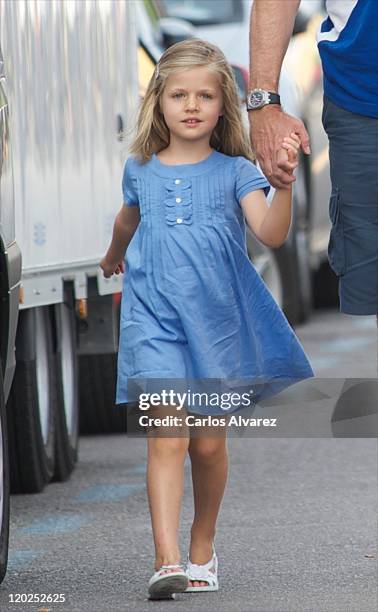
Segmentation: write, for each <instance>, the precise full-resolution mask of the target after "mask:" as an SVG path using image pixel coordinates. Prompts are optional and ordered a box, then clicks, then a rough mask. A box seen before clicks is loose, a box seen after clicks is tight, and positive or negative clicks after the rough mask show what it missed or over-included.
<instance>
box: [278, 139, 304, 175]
mask: <svg viewBox="0 0 378 612" xmlns="http://www.w3.org/2000/svg"><path fill="white" fill-rule="evenodd" d="M300 147H301V140H300V138H299V136H298V135H297V134H296V133H295V132H292V133H291V134H290V136H285V138H284V139H283V142H282V144H281V149H280V150H279V151H278V154H277V164H278V165H279V164H280V163H282V162H284V163H285V168H286V172H287V173H288V174H291V175H292V174H293V173H294V170H295V168H297V166H298V153H299V149H300Z"/></svg>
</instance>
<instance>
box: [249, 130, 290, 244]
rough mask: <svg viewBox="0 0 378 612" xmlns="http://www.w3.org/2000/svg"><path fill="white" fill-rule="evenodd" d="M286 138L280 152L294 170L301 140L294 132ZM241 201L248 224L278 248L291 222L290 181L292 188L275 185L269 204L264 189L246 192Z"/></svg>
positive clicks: (256, 234)
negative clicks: (276, 187) (277, 187)
mask: <svg viewBox="0 0 378 612" xmlns="http://www.w3.org/2000/svg"><path fill="white" fill-rule="evenodd" d="M284 140H285V141H284V144H283V145H282V147H283V148H282V149H281V151H280V156H282V157H286V159H287V162H288V163H289V164H290V167H291V171H292V172H293V171H294V169H295V168H296V166H297V165H298V149H299V147H300V140H299V138H298V136H297V135H296V134H294V133H292V134H291V136H290V137H287V138H285V139H284ZM285 150H286V152H285ZM240 205H241V207H242V209H243V212H244V216H245V219H246V221H247V224H248V227H249V228H250V229H251V231H252V232H253V233H254V234H255V236H256V237H257V238H258V240H260V241H261V242H262V243H263V244H265V245H266V246H268V247H271V248H277V247H279V246H281V245H282V244H283V243H284V242H285V240H286V237H287V234H288V232H289V229H290V223H291V211H292V208H291V207H292V189H291V185H290V187H289V188H285V189H276V192H275V194H274V197H273V199H272V202H271V204H270V206H269V204H268V202H267V199H266V197H265V194H264V192H263V190H262V189H258V190H256V191H253V192H251V193H248V194H247V195H245V196H244V197H243V198H242V199H241V202H240Z"/></svg>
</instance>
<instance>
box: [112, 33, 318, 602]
mask: <svg viewBox="0 0 378 612" xmlns="http://www.w3.org/2000/svg"><path fill="white" fill-rule="evenodd" d="M299 144H300V143H299V139H298V137H297V136H296V135H295V134H292V135H291V136H290V137H288V138H286V139H285V142H284V143H283V144H282V150H281V151H280V155H281V156H284V157H285V159H288V160H289V161H290V162H291V166H292V169H293V170H294V168H295V167H296V166H297V156H298V149H299ZM131 153H132V154H133V156H131V157H129V158H128V159H127V162H126V165H125V169H124V176H123V181H122V187H123V194H124V205H123V206H122V208H121V210H120V212H119V213H118V215H117V218H116V221H115V225H114V230H113V238H112V242H111V245H110V247H109V249H108V251H107V253H106V255H105V257H104V258H103V259H102V261H101V264H100V265H101V268H102V270H103V274H104V276H105V277H110V276H111V275H112V274H113V273H116V274H118V273H119V272H124V271H126V273H125V277H124V289H123V295H122V304H121V325H120V346H119V355H118V378H117V393H116V403H117V404H121V403H127V402H130V400H131V395H130V393H129V390H130V383H131V382H132V381H133V380H134V379H135V380H136V379H141V378H143V379H145V380H148V381H150V382H151V381H152V380H154V379H159V381H160V382H161V381H162V380H166V379H169V380H170V381H172V379H173V380H175V379H177V380H188V379H192V380H193V379H194V380H195V379H201V380H203V381H204V380H208V379H216V380H221V381H223V382H224V383H225V384H226V386H227V382H229V381H231V382H230V386H231V387H232V381H233V380H235V379H239V380H242V381H243V380H250V379H252V378H253V379H254V380H258V381H262V384H261V385H260V388H261V390H260V393H259V394H258V398H259V399H261V398H262V397H267V396H269V395H272V394H274V393H277V392H278V391H279V390H281V389H283V388H285V387H287V386H288V385H290V384H293V383H294V382H296V381H299V380H302V379H305V378H308V377H311V376H313V371H312V369H311V366H310V364H309V362H308V360H307V358H306V355H305V353H304V351H303V349H302V347H301V345H300V343H299V341H298V339H297V338H296V336H295V334H294V332H293V330H292V329H291V327H290V326H289V324H288V322H287V320H286V318H285V317H284V315H283V313H282V311H281V310H280V309H279V307H278V306H277V304H276V302H275V301H274V299H273V298H272V296H271V294H270V292H269V291H268V289H267V288H266V286H265V284H264V283H263V281H262V280H261V278H260V276H259V275H258V273H257V272H256V270H255V269H254V267H253V265H252V264H251V262H250V260H249V258H248V254H247V248H246V237H245V230H246V228H245V220H246V221H247V224H248V226H249V227H250V229H251V230H252V231H253V232H254V234H255V235H256V236H257V238H258V239H259V240H260V241H261V242H263V243H264V244H265V245H267V246H269V247H278V246H280V245H281V244H282V243H283V242H284V240H285V238H286V236H287V233H288V230H289V226H290V222H291V198H292V194H291V188H288V189H286V190H277V191H276V192H275V195H274V198H273V201H272V202H271V205H270V206H269V205H268V203H267V200H266V197H265V196H266V194H267V192H268V191H269V183H268V182H267V180H266V179H265V177H264V176H263V175H262V174H261V172H260V171H259V170H258V169H257V168H256V166H255V165H254V164H253V163H252V160H253V155H252V151H251V149H250V144H249V141H248V137H247V135H246V133H245V132H244V129H243V125H242V118H241V113H240V107H239V98H238V94H237V89H236V84H235V80H234V76H233V72H232V69H231V67H230V65H229V64H228V63H227V61H226V59H225V57H224V55H223V53H222V52H221V51H220V50H219V49H218V48H217V47H215V46H214V45H212V44H209V43H207V42H204V41H201V40H198V39H190V40H186V41H184V42H181V43H177V44H175V45H173V46H172V47H170V48H169V49H168V50H167V51H165V53H164V54H163V56H162V57H161V59H160V61H159V63H158V64H157V66H156V69H155V72H154V74H153V76H152V78H151V81H150V83H149V86H148V89H147V92H146V95H145V97H144V99H143V102H142V104H141V108H140V112H139V118H138V126H137V135H136V137H135V138H134V141H133V143H132V147H131ZM126 249H127V259H125V262H126V266H125V265H124V257H125V252H126ZM175 407H177V405H176V404H175V403H174V402H173V403H172V404H170V406H169V408H170V410H171V412H170V414H173V412H175V413H176V415H177V414H180V416H182V414H183V413H182V411H180V413H178V411H175ZM241 407H242V406H240V405H239V406H236V408H235V407H233V408H232V410H234V411H237V410H239V409H240V408H241ZM155 408H156V407H155ZM157 409H158V410H160V414H168V412H169V410H167V405H166V404H164V402H162V403H161V405H160V406H158V408H157ZM190 410H191V412H192V413H193V414H197V415H198V414H208V415H209V414H210V415H219V414H224V407H220V406H219V405H218V406H206V407H205V408H203V407H202V408H201V409H199V408H198V409H197V408H190ZM172 411H173V412H172ZM155 414H156V411H155ZM186 414H188V412H187V413H186ZM213 429H214V430H215V429H216V428H215V427H214V428H213ZM149 431H150V433H151V430H149ZM224 431H225V429H223V430H222V429H221V428H218V431H217V432H216V433H215V435H213V436H211V437H210V435H208V436H206V437H203V436H199V437H193V436H192V435H178V436H176V437H172V436H171V437H163V435H162V434H161V435H156V436H155V435H149V436H148V437H147V445H148V466H147V490H148V499H149V507H150V512H151V522H152V530H153V536H154V543H155V552H156V557H155V573H154V574H153V576H152V577H151V579H150V581H149V595H150V598H164V597H170V596H171V594H172V593H176V592H183V591H192V592H193V591H216V590H217V589H218V578H217V567H218V559H217V555H216V552H215V548H214V537H215V526H216V521H217V516H218V512H219V508H220V504H221V500H222V496H223V492H224V488H225V484H226V479H227V472H228V456H227V447H226V435H225V433H224ZM187 452H189V455H190V459H191V464H192V479H193V491H194V505H195V516H194V521H193V524H192V527H191V542H190V550H189V554H188V558H187V566H186V568H185V567H184V566H183V565H182V564H181V562H180V551H179V547H178V529H179V515H180V505H181V498H182V493H183V465H184V461H185V456H186V453H187Z"/></svg>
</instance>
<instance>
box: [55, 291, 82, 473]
mask: <svg viewBox="0 0 378 612" xmlns="http://www.w3.org/2000/svg"><path fill="white" fill-rule="evenodd" d="M66 298H67V299H66V300H65V302H63V303H62V304H56V305H55V306H54V318H55V334H56V354H55V363H56V387H57V402H56V411H55V418H56V422H55V471H54V477H53V480H56V481H64V480H67V478H68V477H69V475H70V474H71V472H72V471H73V469H74V467H75V463H76V461H77V458H78V447H79V395H78V394H79V383H78V375H79V372H78V359H77V354H76V315H75V310H74V304H73V300H72V294H70V293H69V292H67V293H66Z"/></svg>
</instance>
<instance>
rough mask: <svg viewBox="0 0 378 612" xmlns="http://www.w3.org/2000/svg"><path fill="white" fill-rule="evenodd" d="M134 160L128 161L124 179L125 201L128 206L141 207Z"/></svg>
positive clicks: (123, 191) (129, 159) (130, 158)
mask: <svg viewBox="0 0 378 612" xmlns="http://www.w3.org/2000/svg"><path fill="white" fill-rule="evenodd" d="M134 165H135V164H134V160H133V158H132V157H129V158H128V159H127V161H126V164H125V168H124V171H123V178H122V193H123V201H124V204H125V205H126V206H139V201H138V192H137V178H136V173H135V168H134Z"/></svg>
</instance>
